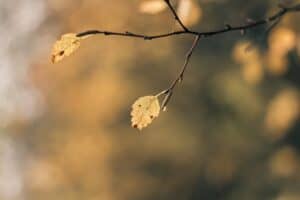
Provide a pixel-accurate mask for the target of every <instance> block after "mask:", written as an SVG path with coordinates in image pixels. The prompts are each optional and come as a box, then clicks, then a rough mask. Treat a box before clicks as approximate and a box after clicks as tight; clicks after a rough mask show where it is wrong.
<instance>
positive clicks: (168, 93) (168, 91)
mask: <svg viewBox="0 0 300 200" xmlns="http://www.w3.org/2000/svg"><path fill="white" fill-rule="evenodd" d="M199 40H200V36H199V35H197V36H195V39H194V42H193V44H192V46H191V48H190V49H189V51H188V52H187V53H186V56H185V60H184V64H183V65H182V68H181V71H180V73H179V74H178V76H177V78H176V79H175V80H174V81H173V82H172V84H171V85H170V87H169V88H168V89H166V90H165V91H164V94H165V95H166V96H165V98H164V100H163V103H162V109H163V110H164V109H165V108H166V106H167V104H168V103H169V101H170V99H171V97H172V94H173V91H174V88H175V87H176V85H177V84H178V83H179V82H181V81H183V76H184V73H185V71H186V69H187V66H188V64H189V62H190V58H191V56H192V54H193V52H194V50H195V48H196V47H197V45H198V43H199Z"/></svg>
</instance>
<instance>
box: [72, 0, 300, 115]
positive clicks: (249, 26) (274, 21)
mask: <svg viewBox="0 0 300 200" xmlns="http://www.w3.org/2000/svg"><path fill="white" fill-rule="evenodd" d="M164 1H165V2H166V4H167V5H168V7H169V9H170V10H171V12H172V13H173V16H174V17H175V20H176V21H177V22H178V23H179V24H180V26H181V27H182V29H183V30H181V31H174V32H169V33H163V34H158V35H145V34H138V33H133V32H128V31H126V32H113V31H101V30H88V31H85V32H81V33H78V34H77V35H76V36H77V37H86V36H92V35H105V36H120V37H133V38H140V39H144V40H154V39H160V38H166V37H172V36H176V35H184V34H185V35H193V36H195V39H194V42H193V44H192V46H191V48H190V49H189V51H188V52H187V54H186V56H185V61H184V64H183V66H182V68H181V71H180V73H179V74H178V76H177V77H176V79H175V80H174V81H173V82H172V84H171V85H170V87H169V88H168V89H166V90H164V91H162V92H160V93H159V94H157V96H160V95H165V97H164V100H163V102H162V109H163V110H164V109H165V108H166V106H167V104H168V102H169V101H170V99H171V97H172V95H173V91H174V88H175V87H176V85H177V84H178V83H179V82H180V81H182V79H183V76H184V73H185V71H186V69H187V66H188V63H189V61H190V58H191V56H192V54H193V52H194V50H195V48H196V47H197V45H198V42H199V40H200V38H206V37H211V36H215V35H219V34H223V33H227V32H233V31H241V32H243V33H244V32H245V31H246V30H248V29H252V28H255V27H258V26H262V25H266V24H269V23H272V24H271V26H270V27H269V29H268V31H270V30H271V29H273V28H274V27H275V26H276V25H277V24H278V23H279V21H280V20H281V19H282V18H283V16H284V15H286V14H287V13H292V12H300V4H297V5H295V6H293V7H289V8H286V7H282V6H279V7H280V10H279V11H278V12H277V13H275V14H274V15H272V16H270V17H267V18H265V19H261V20H257V21H251V22H248V23H246V24H244V25H239V26H231V25H229V24H226V25H225V28H222V29H218V30H213V31H206V32H199V31H192V30H189V29H188V28H187V27H186V26H185V25H184V24H183V22H182V21H181V20H180V18H179V17H178V15H177V13H176V11H175V9H174V7H173V6H172V4H171V3H170V0H164Z"/></svg>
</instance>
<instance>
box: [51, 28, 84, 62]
mask: <svg viewBox="0 0 300 200" xmlns="http://www.w3.org/2000/svg"><path fill="white" fill-rule="evenodd" d="M80 39H81V38H79V37H77V36H76V34H74V33H68V34H64V35H63V36H62V37H61V39H60V40H58V41H56V42H55V44H54V46H53V49H52V54H51V56H52V57H51V60H52V62H53V63H56V62H59V61H61V60H62V59H63V58H64V57H65V56H69V55H71V54H72V53H73V52H74V51H75V50H77V49H78V48H79V46H80Z"/></svg>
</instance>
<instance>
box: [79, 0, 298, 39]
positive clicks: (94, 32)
mask: <svg viewBox="0 0 300 200" xmlns="http://www.w3.org/2000/svg"><path fill="white" fill-rule="evenodd" d="M292 12H300V4H297V5H295V6H293V7H290V8H281V9H280V10H279V11H278V12H277V13H275V14H274V15H272V16H270V17H268V18H266V19H261V20H258V21H253V22H251V23H247V24H244V25H239V26H232V25H228V24H227V25H226V27H225V28H222V29H218V30H213V31H206V32H199V31H191V30H188V29H187V30H182V31H174V32H169V33H163V34H158V35H146V34H138V33H133V32H128V31H126V32H113V31H101V30H88V31H84V32H81V33H78V34H77V37H85V36H90V35H98V34H100V35H105V36H121V37H134V38H140V39H144V40H153V39H160V38H166V37H171V36H175V35H183V34H185V35H195V36H197V35H198V36H200V37H211V36H214V35H218V34H223V33H226V32H232V31H245V30H248V29H252V28H255V27H258V26H261V25H265V24H268V23H270V22H273V21H276V20H278V19H280V18H282V17H283V16H284V15H286V14H288V13H292Z"/></svg>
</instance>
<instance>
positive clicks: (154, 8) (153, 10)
mask: <svg viewBox="0 0 300 200" xmlns="http://www.w3.org/2000/svg"><path fill="white" fill-rule="evenodd" d="M166 8H167V4H166V3H165V2H164V1H162V0H151V1H144V2H142V3H141V4H140V7H139V11H140V12H141V13H146V14H157V13H160V12H161V11H163V10H165V9H166Z"/></svg>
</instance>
